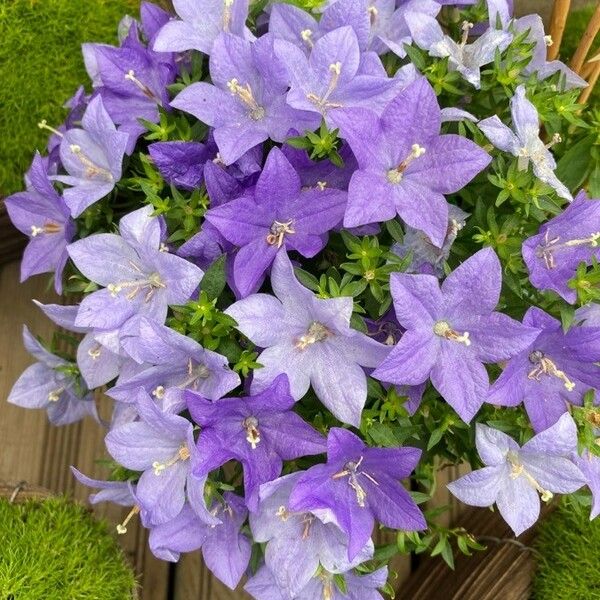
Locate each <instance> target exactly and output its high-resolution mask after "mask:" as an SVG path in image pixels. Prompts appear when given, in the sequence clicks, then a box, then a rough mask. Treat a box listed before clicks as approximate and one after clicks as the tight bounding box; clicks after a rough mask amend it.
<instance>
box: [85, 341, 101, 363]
mask: <svg viewBox="0 0 600 600" xmlns="http://www.w3.org/2000/svg"><path fill="white" fill-rule="evenodd" d="M87 353H88V356H89V357H91V359H92V360H98V359H99V358H100V355H101V354H102V346H101V345H100V344H96V345H95V346H93V347H92V348H90V349H89V350H88V351H87Z"/></svg>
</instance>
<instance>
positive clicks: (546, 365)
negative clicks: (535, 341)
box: [527, 350, 575, 392]
mask: <svg viewBox="0 0 600 600" xmlns="http://www.w3.org/2000/svg"><path fill="white" fill-rule="evenodd" d="M529 362H530V363H532V364H534V365H536V366H535V367H534V368H533V369H531V371H529V373H528V374H527V378H528V379H532V380H534V381H539V380H540V378H541V376H542V375H549V376H551V377H556V378H557V379H560V380H561V381H562V382H563V384H564V386H565V388H566V390H567V391H569V392H572V391H573V390H574V389H575V383H574V382H573V381H571V380H570V379H569V377H568V376H567V374H566V373H565V372H564V371H561V370H560V369H559V368H558V367H557V366H556V364H555V363H554V362H553V361H552V360H550V359H549V358H548V357H547V356H546V355H545V354H544V353H543V352H542V351H541V350H534V351H533V352H531V354H530V355H529Z"/></svg>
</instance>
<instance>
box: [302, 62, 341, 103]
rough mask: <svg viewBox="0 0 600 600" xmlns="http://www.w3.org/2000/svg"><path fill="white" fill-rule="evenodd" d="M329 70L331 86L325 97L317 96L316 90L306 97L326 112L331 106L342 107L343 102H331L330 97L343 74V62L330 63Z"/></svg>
mask: <svg viewBox="0 0 600 600" xmlns="http://www.w3.org/2000/svg"><path fill="white" fill-rule="evenodd" d="M329 72H330V73H331V79H330V80H329V86H328V87H327V91H326V92H325V94H324V95H323V97H319V96H317V94H315V93H314V92H310V93H309V94H306V98H307V99H308V100H310V101H311V102H313V103H314V104H316V105H317V108H318V109H319V110H320V111H321V112H326V111H327V109H329V108H341V107H342V106H343V104H340V103H338V102H329V97H330V96H331V94H333V92H334V91H335V89H336V88H337V86H338V83H339V80H340V75H341V74H342V63H341V62H339V61H338V62H334V63H331V64H330V65H329Z"/></svg>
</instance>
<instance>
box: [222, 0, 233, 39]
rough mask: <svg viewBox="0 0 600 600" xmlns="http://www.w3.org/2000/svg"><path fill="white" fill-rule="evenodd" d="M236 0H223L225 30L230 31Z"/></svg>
mask: <svg viewBox="0 0 600 600" xmlns="http://www.w3.org/2000/svg"><path fill="white" fill-rule="evenodd" d="M233 1H234V0H223V31H225V32H226V33H228V32H229V26H230V25H231V7H232V6H233Z"/></svg>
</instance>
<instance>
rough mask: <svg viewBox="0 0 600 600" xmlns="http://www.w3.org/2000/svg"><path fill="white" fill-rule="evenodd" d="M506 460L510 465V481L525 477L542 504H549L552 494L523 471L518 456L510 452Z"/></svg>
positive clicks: (523, 468)
mask: <svg viewBox="0 0 600 600" xmlns="http://www.w3.org/2000/svg"><path fill="white" fill-rule="evenodd" d="M506 458H507V460H508V462H509V464H510V477H511V479H517V478H518V477H525V479H526V480H527V482H528V483H529V484H530V485H531V487H532V488H533V489H535V490H536V491H537V492H539V494H540V496H541V498H542V500H543V501H544V502H549V501H550V500H552V498H553V496H554V494H552V492H551V491H549V490H546V489H544V488H543V487H542V486H541V485H540V484H539V483H538V482H537V481H536V480H535V479H534V478H533V477H532V475H531V474H530V473H528V472H527V471H526V470H525V467H524V466H523V463H521V461H520V460H519V455H518V454H517V453H516V452H514V451H512V450H510V451H509V452H508V454H507V455H506Z"/></svg>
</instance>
